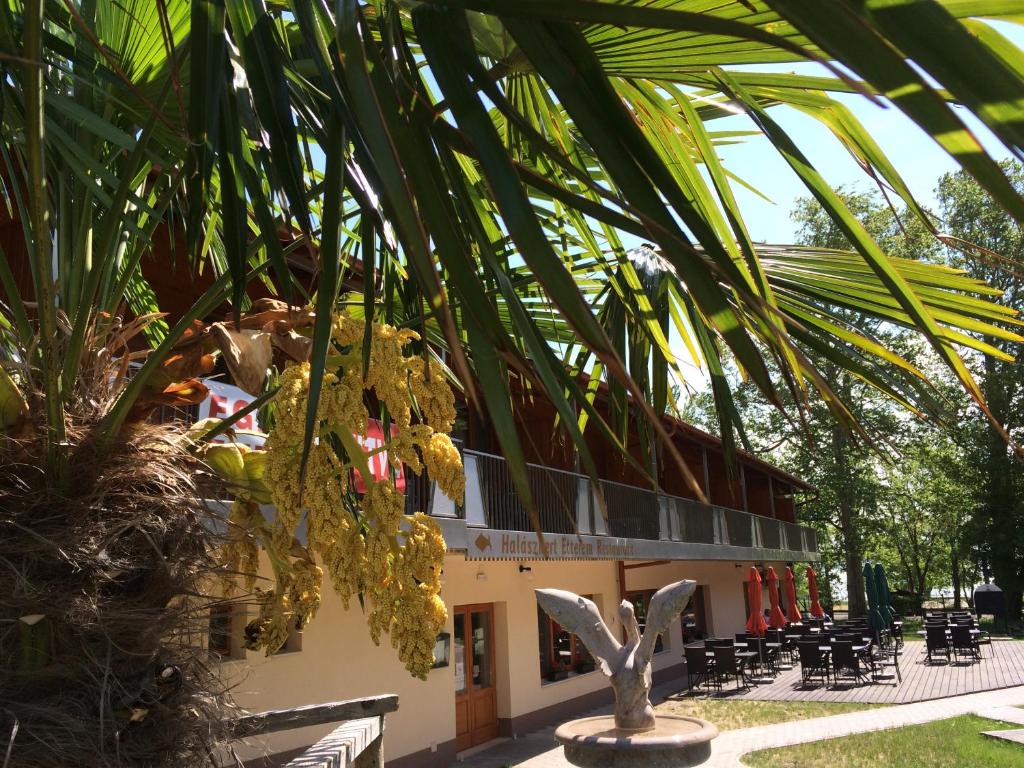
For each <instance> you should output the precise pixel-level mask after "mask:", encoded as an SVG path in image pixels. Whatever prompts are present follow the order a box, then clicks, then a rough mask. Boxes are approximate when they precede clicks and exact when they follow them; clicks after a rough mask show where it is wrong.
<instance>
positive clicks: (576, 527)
mask: <svg viewBox="0 0 1024 768" xmlns="http://www.w3.org/2000/svg"><path fill="white" fill-rule="evenodd" d="M463 463H464V465H465V469H466V500H465V504H464V506H463V507H458V506H457V505H456V504H455V503H454V502H452V501H451V500H450V499H448V498H447V497H445V496H444V494H442V493H440V491H438V490H436V488H435V487H433V485H432V484H431V483H428V482H426V481H425V480H423V479H421V478H415V477H410V481H411V482H409V484H408V486H407V495H408V498H409V505H410V511H412V510H413V509H426V510H428V511H429V512H430V514H431V515H433V516H435V517H437V518H438V519H439V520H440V522H441V524H442V527H443V529H444V531H445V538H446V540H447V541H448V544H449V547H451V548H453V549H466V550H467V551H468V553H469V554H470V555H471V556H480V557H500V556H501V555H503V554H505V555H508V559H515V558H514V556H515V555H519V554H522V551H521V548H522V547H524V546H526V547H528V544H529V542H528V539H530V538H531V537H532V536H533V526H532V525H531V523H530V519H529V516H528V515H527V512H526V508H525V507H524V506H523V504H522V502H521V501H520V499H519V495H518V494H517V493H516V490H515V486H514V484H513V482H512V476H511V474H510V472H509V471H508V465H507V464H506V462H505V460H504V458H502V457H501V456H495V455H492V454H487V453H480V452H478V451H471V450H464V451H463ZM527 477H528V482H529V484H530V491H531V493H532V495H533V499H534V503H535V504H536V507H537V512H538V514H539V516H540V522H541V527H542V529H543V531H544V533H545V538H546V539H552V540H553V541H554V542H555V543H556V548H557V545H560V543H564V545H565V547H566V548H567V549H566V555H567V556H576V555H578V554H579V553H580V552H581V550H580V542H583V543H584V544H589V545H592V546H591V549H590V550H589V551H590V555H591V556H599V555H600V554H601V553H606V552H610V551H611V550H610V549H609V545H610V543H611V542H618V544H616V545H615V547H616V548H615V551H616V552H617V553H618V554H616V555H614V558H615V559H620V558H621V559H647V558H652V559H653V558H665V559H715V560H725V559H744V560H751V559H754V560H784V561H805V560H816V559H817V558H818V554H817V551H818V541H817V535H816V533H815V532H814V531H813V530H812V529H810V528H806V527H803V526H800V525H796V524H794V523H786V522H783V521H781V520H776V519H773V518H769V517H762V516H760V515H752V514H749V513H747V512H742V511H740V510H736V509H729V508H726V507H721V506H716V505H708V504H702V503H700V502H698V501H694V500H692V499H684V498H680V497H678V496H669V495H666V494H663V493H656V492H654V491H649V490H646V489H644V488H637V487H635V486H631V485H624V484H622V483H616V482H612V481H609V480H601V481H599V482H600V489H601V495H603V497H604V500H605V507H606V514H602V512H601V506H600V501H599V498H598V494H597V492H596V489H595V488H594V485H593V484H592V483H591V481H590V479H589V478H588V477H587V476H585V475H581V474H578V473H575V472H566V471H564V470H559V469H553V468H551V467H543V466H539V465H535V464H530V465H527ZM492 532H493V533H501V532H523V533H524V534H529V536H521V537H515V538H514V539H510V538H509V537H507V536H500V537H497V538H498V539H499V541H495V540H494V539H495V538H496V537H494V536H491V535H490V534H491V533H492ZM577 534H579V535H577ZM602 544H603V546H602ZM627 552H629V553H632V554H626V553H627ZM583 556H586V551H584V552H583Z"/></svg>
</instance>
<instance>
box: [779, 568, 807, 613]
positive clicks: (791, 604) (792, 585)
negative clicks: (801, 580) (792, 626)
mask: <svg viewBox="0 0 1024 768" xmlns="http://www.w3.org/2000/svg"><path fill="white" fill-rule="evenodd" d="M782 581H783V582H785V584H786V617H787V618H788V619H789V620H790V621H803V618H804V617H803V614H802V613H800V606H799V605H798V604H797V602H796V577H795V576H794V575H793V569H792V568H790V567H789V566H788V565H787V566H786V573H785V575H784V576H783V577H782Z"/></svg>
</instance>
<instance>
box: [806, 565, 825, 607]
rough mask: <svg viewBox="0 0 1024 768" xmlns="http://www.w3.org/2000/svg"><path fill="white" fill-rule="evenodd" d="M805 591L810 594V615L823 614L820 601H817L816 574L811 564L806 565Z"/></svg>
mask: <svg viewBox="0 0 1024 768" xmlns="http://www.w3.org/2000/svg"><path fill="white" fill-rule="evenodd" d="M807 592H808V594H810V596H811V616H818V617H821V616H824V615H825V612H824V611H823V610H821V603H819V602H818V574H816V573H815V572H814V569H813V568H811V566H809V565H808V566H807Z"/></svg>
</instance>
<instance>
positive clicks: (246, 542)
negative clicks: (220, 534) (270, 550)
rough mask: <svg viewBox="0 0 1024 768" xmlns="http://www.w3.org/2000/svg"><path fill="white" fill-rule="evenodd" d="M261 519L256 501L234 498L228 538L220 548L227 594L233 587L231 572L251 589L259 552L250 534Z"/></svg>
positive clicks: (261, 521) (257, 568) (258, 563)
mask: <svg viewBox="0 0 1024 768" xmlns="http://www.w3.org/2000/svg"><path fill="white" fill-rule="evenodd" d="M263 522H264V520H263V515H262V514H261V513H260V508H259V505H257V504H255V503H253V502H252V501H249V500H247V499H241V498H236V499H235V500H234V501H233V502H232V503H231V511H230V512H229V513H228V526H229V530H228V540H227V542H226V543H225V544H224V547H223V550H222V552H221V562H222V563H223V565H224V570H225V579H224V592H225V594H227V595H229V596H230V595H231V594H232V593H233V592H234V589H235V576H236V575H238V574H242V575H243V578H244V580H245V588H246V589H247V590H249V591H250V592H251V591H252V588H253V585H254V584H255V583H256V572H257V571H259V567H260V552H259V547H258V545H257V543H256V539H255V537H254V536H253V534H252V531H253V529H255V528H256V526H258V525H261V524H262V523H263Z"/></svg>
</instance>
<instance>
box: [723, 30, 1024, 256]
mask: <svg viewBox="0 0 1024 768" xmlns="http://www.w3.org/2000/svg"><path fill="white" fill-rule="evenodd" d="M992 25H993V26H994V27H996V28H997V29H998V30H999V31H1000V32H1002V33H1003V34H1004V35H1005V36H1006V37H1007V38H1009V39H1010V40H1011V41H1013V43H1014V44H1015V45H1016V46H1017V47H1018V48H1020V49H1022V50H1024V27H1021V26H1018V25H1013V24H1009V23H1006V22H992ZM1022 55H1024V54H1022ZM751 69H757V68H756V67H751ZM772 69H773V71H777V68H774V67H773V68H772ZM791 69H792V71H794V72H799V73H801V74H821V75H825V74H828V73H827V72H826V71H825V70H824V68H823V67H821V66H820V65H817V64H806V65H794V66H793V67H792V68H791ZM837 100H839V101H842V102H844V103H845V104H846V105H847V106H848V107H849V108H850V109H851V110H852V111H853V112H854V114H855V115H856V116H857V117H858V118H859V119H860V120H861V122H862V123H863V124H864V126H865V128H866V129H867V131H868V133H869V134H871V135H872V136H873V137H874V138H875V140H876V141H877V142H878V143H879V144H880V146H881V148H882V150H883V151H884V152H885V153H886V155H887V156H888V157H889V158H890V160H891V161H892V162H893V165H895V167H896V170H897V171H899V173H900V174H901V175H902V176H903V178H904V180H905V181H906V183H907V185H908V186H909V187H910V190H911V192H913V194H914V196H915V197H917V199H918V200H919V201H920V202H921V203H922V204H924V205H925V206H926V207H927V206H931V205H934V203H935V196H934V194H933V190H934V188H935V186H936V182H937V181H938V179H939V177H940V176H941V175H942V174H944V173H947V172H950V171H954V170H956V169H957V166H956V164H955V163H954V161H953V160H952V159H951V158H950V157H949V155H947V154H946V153H945V152H944V151H943V150H942V149H941V148H940V147H939V146H938V145H937V144H936V143H935V142H934V141H932V139H931V138H929V137H928V136H927V135H926V134H925V133H924V132H923V131H922V130H921V129H920V128H918V127H917V126H916V125H915V124H914V123H913V122H912V121H911V120H910V119H909V118H907V117H905V116H904V115H903V113H902V112H900V111H899V110H897V109H896V108H894V107H889V108H882V107H879V106H875V105H873V104H872V103H871V102H870V101H868V100H867V99H865V98H863V97H861V96H856V95H845V94H842V95H839V96H837ZM961 114H962V115H963V119H964V121H965V122H966V123H968V125H969V126H970V127H971V128H972V129H973V130H974V131H975V135H976V136H977V137H978V138H979V140H980V141H981V142H982V144H983V145H984V146H985V148H986V149H987V150H988V151H989V153H990V154H991V155H992V156H993V157H995V158H996V159H1003V158H1006V157H1009V156H1010V153H1009V152H1008V151H1007V149H1006V148H1005V147H1004V146H1003V145H1002V144H1001V143H1000V142H999V141H998V140H997V139H995V138H994V137H993V136H992V135H991V133H990V132H989V131H988V129H987V128H985V127H984V126H983V125H981V123H979V122H978V121H977V120H975V119H974V118H972V117H971V116H970V115H967V114H966V112H965V111H964V110H961ZM772 117H773V118H775V120H777V121H778V122H779V123H780V124H781V125H782V127H783V128H785V129H786V131H787V132H789V133H790V135H791V136H792V138H793V139H794V140H795V142H796V144H797V146H799V147H800V148H801V149H802V150H803V151H804V152H805V154H807V155H808V157H809V159H810V160H811V162H813V163H814V165H815V167H816V168H817V169H818V171H819V172H821V173H822V175H823V176H824V177H825V178H826V180H827V181H829V182H830V183H831V184H832V185H833V186H837V185H855V186H857V187H859V188H861V189H869V188H871V187H872V186H873V185H872V182H871V181H870V180H869V179H868V178H867V176H866V175H865V174H864V172H863V171H862V170H861V169H860V168H859V167H858V166H857V165H856V164H855V163H854V161H853V159H852V158H851V157H850V155H849V153H848V152H847V151H846V150H845V149H844V148H843V147H842V146H841V145H840V144H839V143H838V141H836V139H835V138H834V137H833V136H832V134H831V133H830V132H829V131H828V129H826V128H825V127H824V126H822V125H821V124H820V123H818V122H817V121H816V120H814V119H813V118H811V117H808V116H805V115H803V114H802V113H798V112H797V111H796V110H793V109H788V108H780V109H773V110H772ZM714 127H715V129H716V130H717V129H721V130H728V129H743V128H752V127H753V126H752V123H751V122H750V121H749V119H748V118H746V117H743V116H737V117H735V118H727V119H726V120H721V121H716V122H715V125H714ZM720 155H721V158H722V160H723V161H724V162H725V163H726V165H727V167H728V168H729V169H730V170H731V171H733V172H734V173H737V174H739V175H740V176H741V177H742V178H743V179H744V180H745V181H747V182H748V183H750V184H751V185H753V186H754V187H756V188H757V189H759V190H760V191H761V192H762V193H763V194H765V195H766V196H767V197H769V198H771V199H772V200H773V202H774V204H769V203H767V202H765V201H763V200H761V199H760V198H759V197H757V196H756V195H754V194H753V193H751V192H748V191H746V190H744V189H742V188H740V187H738V186H734V190H735V194H736V197H737V201H738V202H739V204H740V206H741V209H742V210H743V211H744V218H745V221H746V223H747V226H748V228H749V230H750V233H751V237H753V238H754V239H755V240H758V241H763V242H769V243H790V242H792V241H793V239H794V235H795V227H794V225H793V222H792V221H791V220H790V211H791V210H792V208H793V204H794V202H795V200H796V199H797V198H799V197H806V196H807V195H808V192H807V190H806V188H805V187H804V185H803V183H802V182H801V181H800V180H799V179H798V178H797V176H796V174H794V173H793V171H792V170H790V168H789V166H788V165H787V164H786V162H785V160H783V159H782V157H781V156H780V155H779V154H778V152H776V151H775V149H774V148H773V147H771V145H770V144H769V143H768V141H767V140H766V139H753V140H750V139H748V140H746V141H744V142H743V143H742V144H737V145H731V146H726V147H723V148H722V150H721V153H720Z"/></svg>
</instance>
